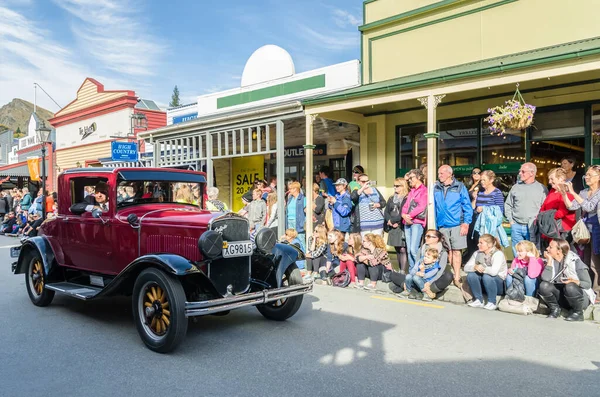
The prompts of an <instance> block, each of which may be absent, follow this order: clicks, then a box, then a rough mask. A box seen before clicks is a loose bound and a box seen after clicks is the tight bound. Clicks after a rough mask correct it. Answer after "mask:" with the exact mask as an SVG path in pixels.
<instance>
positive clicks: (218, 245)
mask: <svg viewBox="0 0 600 397" xmlns="http://www.w3.org/2000/svg"><path fill="white" fill-rule="evenodd" d="M198 249H199V250H200V252H202V255H203V256H204V257H205V258H207V259H215V258H218V257H219V256H221V254H222V252H223V236H221V234H220V233H217V232H215V231H214V230H207V231H206V232H204V233H203V234H202V236H200V238H199V239H198Z"/></svg>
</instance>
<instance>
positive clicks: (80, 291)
mask: <svg viewBox="0 0 600 397" xmlns="http://www.w3.org/2000/svg"><path fill="white" fill-rule="evenodd" d="M44 288H47V289H49V290H52V291H56V292H58V293H60V294H64V295H68V296H72V297H73V298H77V299H82V300H87V299H91V298H93V297H94V296H96V295H98V293H99V292H100V291H102V288H96V287H91V286H87V285H79V284H74V283H69V282H62V283H52V284H46V285H45V286H44Z"/></svg>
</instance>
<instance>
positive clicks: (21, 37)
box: [0, 5, 85, 112]
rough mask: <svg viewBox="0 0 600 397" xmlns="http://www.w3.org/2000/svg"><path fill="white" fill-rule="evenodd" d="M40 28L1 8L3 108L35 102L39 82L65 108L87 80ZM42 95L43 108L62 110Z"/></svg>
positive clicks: (0, 88) (64, 50) (0, 92)
mask: <svg viewBox="0 0 600 397" xmlns="http://www.w3.org/2000/svg"><path fill="white" fill-rule="evenodd" d="M37 26H38V25H37V24H36V23H35V22H34V21H32V20H29V19H27V18H25V17H24V16H23V15H22V14H19V13H18V12H16V11H13V10H11V9H8V8H6V7H4V6H2V5H0V53H1V54H2V58H1V59H0V104H4V103H6V102H9V101H10V100H12V99H13V98H15V97H20V98H23V99H26V100H29V101H33V83H34V82H37V83H39V84H40V85H42V86H43V87H44V89H46V91H48V93H50V95H52V96H53V97H54V98H55V100H56V101H58V103H59V104H60V105H62V106H64V105H66V104H67V103H68V102H69V101H70V100H72V99H73V97H74V92H75V90H76V89H77V84H81V82H82V81H83V79H84V78H85V72H84V70H82V68H81V67H80V66H79V65H76V64H75V63H74V62H73V61H72V54H71V52H70V51H69V49H67V48H65V47H63V46H61V45H60V44H58V43H56V42H54V41H52V40H51V39H49V38H48V37H50V34H49V32H48V31H46V30H43V29H40V28H38V27H37ZM77 81H78V82H77ZM39 94H40V95H39V96H38V99H39V101H38V104H39V105H40V106H43V107H45V108H47V109H49V110H51V111H54V112H56V111H58V110H59V109H58V108H57V106H56V105H55V104H54V103H53V102H52V101H51V100H50V99H48V98H46V97H45V96H43V97H42V93H41V92H39Z"/></svg>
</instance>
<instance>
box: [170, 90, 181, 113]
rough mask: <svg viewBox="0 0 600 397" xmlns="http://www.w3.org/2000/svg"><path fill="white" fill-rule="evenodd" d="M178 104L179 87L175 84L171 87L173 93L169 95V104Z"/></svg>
mask: <svg viewBox="0 0 600 397" xmlns="http://www.w3.org/2000/svg"><path fill="white" fill-rule="evenodd" d="M180 105H181V102H179V88H177V86H175V88H173V95H171V102H169V106H170V107H172V108H174V107H176V106H180Z"/></svg>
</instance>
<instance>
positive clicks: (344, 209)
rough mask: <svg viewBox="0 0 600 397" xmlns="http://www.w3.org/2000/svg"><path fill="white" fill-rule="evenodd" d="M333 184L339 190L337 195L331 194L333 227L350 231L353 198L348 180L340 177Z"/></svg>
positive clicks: (344, 231)
mask: <svg viewBox="0 0 600 397" xmlns="http://www.w3.org/2000/svg"><path fill="white" fill-rule="evenodd" d="M333 185H334V186H335V190H336V191H337V193H336V195H335V196H329V209H330V210H331V212H332V215H333V228H334V229H335V230H339V231H340V232H342V233H344V234H346V233H350V226H351V225H350V213H351V212H352V199H351V198H350V194H349V193H348V190H347V186H348V182H347V181H346V180H345V179H344V178H340V179H338V180H337V181H335V183H334V184H333Z"/></svg>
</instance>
